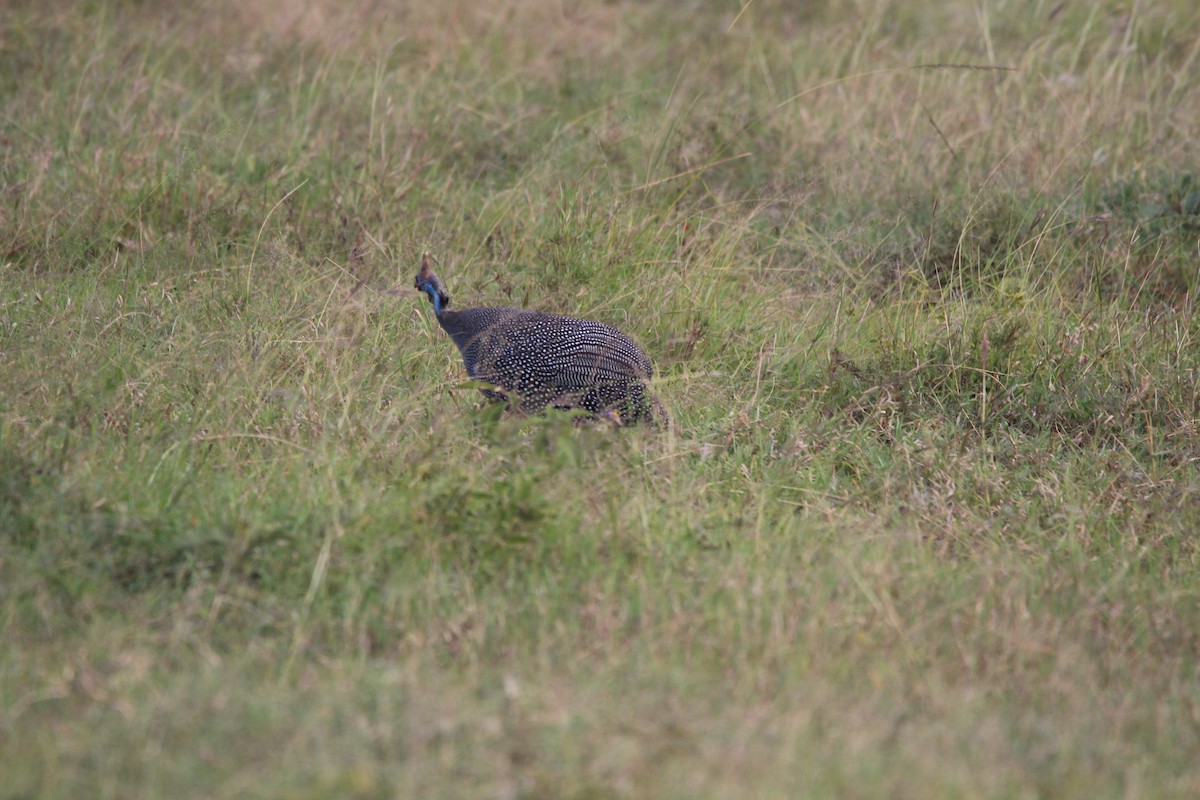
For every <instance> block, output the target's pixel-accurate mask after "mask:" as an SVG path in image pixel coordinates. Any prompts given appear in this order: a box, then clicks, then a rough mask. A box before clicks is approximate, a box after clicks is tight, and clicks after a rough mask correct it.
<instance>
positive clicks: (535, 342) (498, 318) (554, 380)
mask: <svg viewBox="0 0 1200 800" xmlns="http://www.w3.org/2000/svg"><path fill="white" fill-rule="evenodd" d="M414 285H415V286H416V288H417V289H419V290H420V291H422V292H424V293H425V294H426V295H428V296H429V299H430V302H432V303H433V310H434V313H435V314H436V315H437V318H438V322H440V323H441V325H442V328H443V329H444V330H445V331H446V333H448V334H450V338H451V339H452V340H453V341H454V344H455V345H457V346H458V350H459V353H461V354H462V359H463V365H464V366H465V367H466V368H467V374H468V375H470V376H471V377H472V378H474V379H475V380H478V381H483V382H486V383H490V384H492V385H493V386H495V387H496V388H495V389H491V390H485V392H484V393H485V394H486V395H488V396H489V397H492V398H495V399H504V400H507V401H508V402H510V403H513V404H515V405H517V406H519V407H520V408H521V409H522V410H523V411H527V412H536V411H540V410H541V409H543V408H545V407H546V406H548V405H550V406H554V407H556V408H582V409H585V410H587V411H589V412H591V413H592V414H603V415H614V414H615V416H616V417H617V418H618V419H620V421H621V422H637V421H646V422H650V423H652V424H660V423H663V422H665V421H666V418H667V415H666V411H665V409H664V408H663V406H662V403H660V402H659V401H658V399H657V398H655V397H654V396H653V395H651V394H650V392H649V390H648V389H647V386H646V383H647V381H649V380H650V378H651V376H652V375H653V373H654V368H653V366H652V365H651V363H650V359H649V358H647V356H646V354H645V353H644V352H642V350H641V348H639V347H638V346H637V345H636V344H634V342H633V340H631V339H630V338H629V337H628V336H626V335H625V334H623V333H621V332H620V331H619V330H617V329H616V328H614V327H612V326H611V325H605V324H604V323H601V322H592V321H589V320H582V319H574V318H572V317H562V316H559V315H557V314H543V313H541V312H537V311H523V310H521V309H516V308H468V309H464V310H462V311H450V310H449V305H450V295H449V294H447V293H446V287H445V286H444V285H443V284H442V281H441V279H440V278H439V277H438V276H437V274H436V273H434V272H433V270H432V269H430V268H429V257H428V255H426V256H425V258H423V259H422V261H421V271H420V272H419V273H417V277H416V281H415V282H414Z"/></svg>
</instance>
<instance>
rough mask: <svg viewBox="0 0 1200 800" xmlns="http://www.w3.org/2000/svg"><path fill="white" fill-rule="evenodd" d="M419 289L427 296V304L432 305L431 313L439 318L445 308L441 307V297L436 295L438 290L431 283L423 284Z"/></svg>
mask: <svg viewBox="0 0 1200 800" xmlns="http://www.w3.org/2000/svg"><path fill="white" fill-rule="evenodd" d="M421 289H422V291H424V292H425V294H427V295H429V302H431V303H433V313H434V314H436V315H437V316H438V317H441V316H442V312H443V311H445V310H446V308H445V306H443V305H442V296H441V295H440V294H438V290H437V289H436V288H434V286H433V284H431V283H426V284H424V285H423V286H422V287H421Z"/></svg>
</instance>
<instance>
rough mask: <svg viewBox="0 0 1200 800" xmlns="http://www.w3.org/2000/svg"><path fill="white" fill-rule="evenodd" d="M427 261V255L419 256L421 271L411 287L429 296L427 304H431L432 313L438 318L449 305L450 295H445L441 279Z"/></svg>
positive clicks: (444, 287)
mask: <svg viewBox="0 0 1200 800" xmlns="http://www.w3.org/2000/svg"><path fill="white" fill-rule="evenodd" d="M429 261H430V259H429V253H425V254H424V255H422V256H421V270H420V271H419V272H418V273H417V278H416V280H415V281H413V286H414V287H415V288H416V289H417V290H418V291H422V292H424V293H425V294H427V295H429V302H431V303H433V313H435V314H437V315H438V316H439V317H440V316H441V315H442V312H443V311H445V310H446V307H447V306H449V305H450V295H449V294H447V293H446V286H445V284H443V283H442V279H441V278H439V277H438V276H437V273H436V272H434V271H433V270H432V269H430V268H429Z"/></svg>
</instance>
